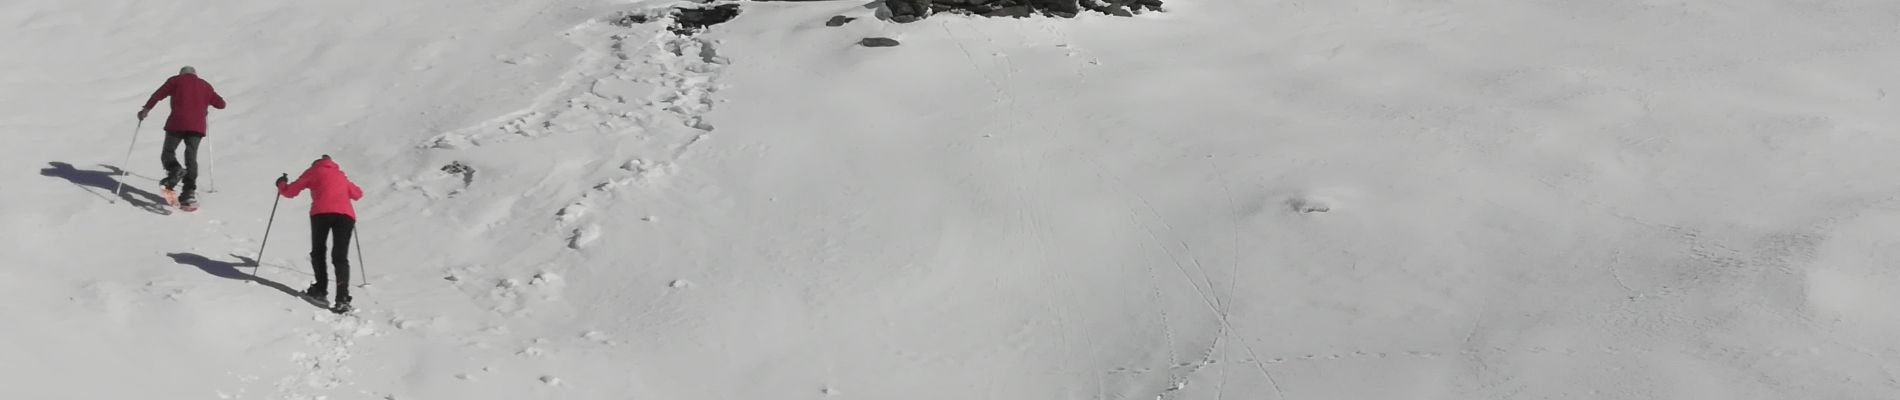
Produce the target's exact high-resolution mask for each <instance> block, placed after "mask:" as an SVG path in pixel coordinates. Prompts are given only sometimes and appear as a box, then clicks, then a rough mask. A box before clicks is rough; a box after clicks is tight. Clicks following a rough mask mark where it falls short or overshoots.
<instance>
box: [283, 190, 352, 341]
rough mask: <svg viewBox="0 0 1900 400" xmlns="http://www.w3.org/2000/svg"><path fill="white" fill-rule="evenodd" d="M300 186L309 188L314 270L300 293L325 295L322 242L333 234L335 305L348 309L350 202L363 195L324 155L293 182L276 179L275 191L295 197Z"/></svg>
mask: <svg viewBox="0 0 1900 400" xmlns="http://www.w3.org/2000/svg"><path fill="white" fill-rule="evenodd" d="M304 189H309V190H310V267H311V269H313V270H314V272H316V276H317V282H316V283H312V284H310V288H309V289H304V295H307V296H310V297H312V298H316V299H323V298H324V297H325V296H327V295H328V294H329V291H328V290H326V289H328V286H329V274H327V273H325V271H324V265H323V264H324V263H323V260H324V255H325V252H324V244H325V243H324V242H325V241H326V240H325V238H326V237H328V236H332V235H334V236H336V243H335V246H332V247H331V248H330V249H329V250H330V251H329V252H328V253H329V254H328V255H329V256H330V257H329V258H330V262H331V263H334V264H335V265H336V305H335V306H334V307H333V309H334V310H338V312H343V311H348V310H349V309H350V258H349V254H350V252H349V249H350V247H349V246H350V235H351V234H354V233H355V232H356V208H355V207H354V206H353V205H351V203H350V202H352V201H356V200H360V199H362V198H363V188H361V187H357V186H356V183H354V182H350V178H349V177H348V176H345V175H343V169H342V168H339V167H337V165H336V161H331V160H330V156H329V155H324V156H323V158H319V159H317V160H316V161H314V162H311V163H310V169H307V170H304V171H303V175H301V176H298V177H297V180H296V181H288V177H279V178H277V193H278V194H279V195H282V196H284V197H289V198H296V197H297V194H298V193H302V192H303V191H304Z"/></svg>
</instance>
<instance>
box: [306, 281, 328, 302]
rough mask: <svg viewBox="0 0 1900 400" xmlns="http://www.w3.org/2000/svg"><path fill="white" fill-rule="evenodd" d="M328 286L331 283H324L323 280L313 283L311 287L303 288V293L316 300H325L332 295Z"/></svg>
mask: <svg viewBox="0 0 1900 400" xmlns="http://www.w3.org/2000/svg"><path fill="white" fill-rule="evenodd" d="M326 286H330V285H327V284H324V283H323V282H317V283H312V284H310V287H309V288H307V289H304V290H303V295H304V296H307V297H310V298H311V299H314V300H316V301H323V299H325V298H329V297H330V290H329V288H327V287H326Z"/></svg>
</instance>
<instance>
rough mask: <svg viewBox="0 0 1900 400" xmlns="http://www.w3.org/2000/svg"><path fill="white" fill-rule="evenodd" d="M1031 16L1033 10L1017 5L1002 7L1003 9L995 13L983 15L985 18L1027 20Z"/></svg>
mask: <svg viewBox="0 0 1900 400" xmlns="http://www.w3.org/2000/svg"><path fill="white" fill-rule="evenodd" d="M1029 14H1031V10H1030V9H1029V6H1028V5H1015V6H1009V7H1002V8H998V9H996V10H995V11H990V12H987V13H983V16H985V17H1009V18H1027V17H1029Z"/></svg>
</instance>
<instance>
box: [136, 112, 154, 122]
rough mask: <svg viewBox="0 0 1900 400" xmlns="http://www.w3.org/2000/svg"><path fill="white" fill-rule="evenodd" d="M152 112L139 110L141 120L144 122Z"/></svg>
mask: <svg viewBox="0 0 1900 400" xmlns="http://www.w3.org/2000/svg"><path fill="white" fill-rule="evenodd" d="M150 112H152V110H139V120H140V121H144V120H145V114H147V113H150Z"/></svg>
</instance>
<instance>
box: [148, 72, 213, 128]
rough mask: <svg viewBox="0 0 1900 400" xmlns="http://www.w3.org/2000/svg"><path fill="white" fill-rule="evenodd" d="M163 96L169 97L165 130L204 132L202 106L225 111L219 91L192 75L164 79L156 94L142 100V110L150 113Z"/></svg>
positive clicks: (153, 93)
mask: <svg viewBox="0 0 1900 400" xmlns="http://www.w3.org/2000/svg"><path fill="white" fill-rule="evenodd" d="M166 97H171V98H172V103H171V105H172V115H171V117H169V118H165V130H167V131H180V132H198V133H205V107H207V106H210V107H217V108H218V109H220V110H223V109H224V98H223V97H218V91H216V90H212V89H211V84H210V83H206V82H205V80H203V79H198V75H195V74H178V75H176V76H172V77H171V79H166V80H165V84H164V85H162V86H159V87H158V91H156V92H152V98H151V99H150V100H146V101H145V110H151V109H152V106H153V105H156V104H158V101H159V100H160V99H164V98H166Z"/></svg>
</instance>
